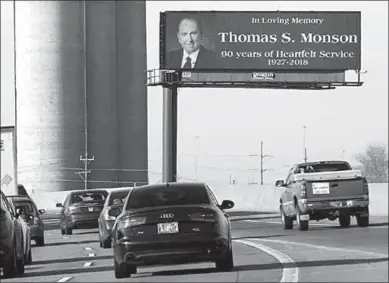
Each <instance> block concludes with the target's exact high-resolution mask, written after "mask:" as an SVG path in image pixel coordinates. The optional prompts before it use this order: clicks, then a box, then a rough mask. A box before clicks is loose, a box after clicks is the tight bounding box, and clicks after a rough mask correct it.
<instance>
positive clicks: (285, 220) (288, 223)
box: [280, 205, 293, 230]
mask: <svg viewBox="0 0 389 283" xmlns="http://www.w3.org/2000/svg"><path fill="white" fill-rule="evenodd" d="M280 212H281V222H282V225H283V226H284V230H290V229H293V219H292V218H291V217H288V216H286V215H285V211H284V208H283V207H282V205H281V206H280Z"/></svg>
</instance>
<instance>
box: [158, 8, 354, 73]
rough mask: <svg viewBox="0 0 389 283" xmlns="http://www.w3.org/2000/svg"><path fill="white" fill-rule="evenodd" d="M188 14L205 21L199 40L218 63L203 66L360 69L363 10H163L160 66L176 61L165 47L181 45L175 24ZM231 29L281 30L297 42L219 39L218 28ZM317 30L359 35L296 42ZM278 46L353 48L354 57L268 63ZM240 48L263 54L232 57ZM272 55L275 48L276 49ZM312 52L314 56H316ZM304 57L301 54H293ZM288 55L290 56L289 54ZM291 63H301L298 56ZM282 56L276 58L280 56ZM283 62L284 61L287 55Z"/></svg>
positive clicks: (289, 48)
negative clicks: (350, 38) (339, 40)
mask: <svg viewBox="0 0 389 283" xmlns="http://www.w3.org/2000/svg"><path fill="white" fill-rule="evenodd" d="M186 16H189V17H194V18H196V19H198V20H199V21H200V22H201V24H202V26H203V38H202V42H201V44H202V45H203V46H204V47H205V48H207V49H210V50H212V51H215V52H216V56H217V61H218V63H220V64H218V65H217V66H209V68H207V69H206V70H220V69H224V70H300V71H302V70H317V71H320V70H327V71H331V70H332V71H334V70H350V69H355V70H360V69H361V27H360V25H361V13H360V12H326V11H325V12H301V11H290V12H230V11H169V12H164V13H161V40H162V41H161V46H160V68H161V69H174V66H168V65H167V64H166V62H167V61H166V54H167V52H169V51H171V50H175V49H180V48H181V46H180V44H179V43H178V40H177V29H178V24H179V22H180V20H181V19H182V18H184V17H186ZM296 17H297V18H304V19H305V18H311V19H314V18H319V19H323V23H322V25H315V24H289V25H285V24H282V23H273V24H262V23H261V24H253V23H252V18H256V19H262V18H264V19H265V20H267V19H276V18H284V19H286V18H289V21H291V19H292V18H296ZM229 31H231V32H233V33H236V34H241V33H244V34H253V33H255V34H276V35H277V36H278V39H280V38H281V34H282V33H287V32H288V33H290V34H291V36H292V37H293V38H294V39H296V42H295V43H292V42H290V43H280V42H277V43H264V42H261V43H221V40H220V36H218V32H229ZM302 32H304V33H310V32H311V33H314V34H316V33H320V34H347V35H353V34H355V35H356V36H357V38H358V43H357V44H352V43H348V44H347V43H345V44H333V43H327V44H324V43H322V44H318V43H314V44H307V43H299V42H298V41H299V39H300V34H301V33H302ZM271 50H273V51H274V52H275V51H277V50H284V51H288V52H289V51H301V50H312V51H316V52H317V54H318V53H319V52H320V51H321V50H324V51H328V52H340V51H341V50H343V51H347V52H354V53H355V58H352V59H345V58H344V59H340V58H333V59H328V58H326V59H320V58H308V59H309V61H308V62H309V63H308V64H307V65H302V64H300V65H299V64H292V65H290V64H288V63H289V62H277V63H283V64H275V65H274V64H273V65H269V61H268V60H269V59H277V57H275V56H273V57H264V53H265V52H267V51H271ZM222 51H224V54H226V52H230V53H229V54H231V53H233V54H234V56H233V57H232V58H228V57H224V58H222V57H221V53H222ZM242 52H246V53H249V52H251V53H252V54H253V53H255V52H260V53H262V57H261V58H252V57H250V58H242V57H240V58H239V59H237V58H236V56H235V54H236V53H240V54H242ZM274 54H275V53H274ZM315 57H316V56H315ZM294 59H296V60H297V59H299V60H300V59H304V58H292V60H294ZM288 60H289V59H288ZM296 60H295V61H294V62H292V63H302V62H301V61H298V62H296ZM278 61H280V60H278ZM283 61H286V60H285V59H284V60H283Z"/></svg>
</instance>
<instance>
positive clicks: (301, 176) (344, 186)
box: [275, 161, 369, 231]
mask: <svg viewBox="0 0 389 283" xmlns="http://www.w3.org/2000/svg"><path fill="white" fill-rule="evenodd" d="M275 185H276V187H285V191H284V192H283V193H282V194H281V197H280V204H279V209H280V214H281V221H282V224H283V226H284V229H293V221H294V220H296V223H297V228H298V229H299V230H300V231H305V230H308V228H309V220H316V221H319V220H322V219H326V218H328V219H329V220H331V221H333V220H336V219H339V224H340V226H341V227H349V226H350V221H351V216H355V217H356V219H357V223H358V226H359V227H366V226H368V225H369V185H368V182H367V180H366V178H364V177H363V176H362V174H361V171H360V170H352V168H351V166H350V164H349V163H348V162H345V161H317V162H306V163H300V164H296V165H294V166H293V167H292V168H291V169H290V171H289V174H288V176H287V178H286V180H285V181H284V180H278V181H276V184H275Z"/></svg>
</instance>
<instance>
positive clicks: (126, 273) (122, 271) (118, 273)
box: [113, 259, 137, 279]
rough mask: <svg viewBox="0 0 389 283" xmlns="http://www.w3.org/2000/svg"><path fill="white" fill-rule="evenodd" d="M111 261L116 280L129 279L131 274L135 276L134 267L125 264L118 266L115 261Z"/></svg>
mask: <svg viewBox="0 0 389 283" xmlns="http://www.w3.org/2000/svg"><path fill="white" fill-rule="evenodd" d="M113 261H114V265H115V278H117V279H119V278H128V277H131V274H135V273H136V271H137V270H136V269H137V268H136V265H132V264H126V263H122V264H118V263H117V261H116V260H115V259H113Z"/></svg>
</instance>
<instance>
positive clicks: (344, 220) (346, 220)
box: [339, 213, 351, 228]
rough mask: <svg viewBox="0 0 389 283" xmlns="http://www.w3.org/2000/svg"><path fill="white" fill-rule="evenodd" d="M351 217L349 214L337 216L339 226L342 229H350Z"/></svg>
mask: <svg viewBox="0 0 389 283" xmlns="http://www.w3.org/2000/svg"><path fill="white" fill-rule="evenodd" d="M350 222H351V217H350V214H349V213H341V214H339V224H340V226H341V227H343V228H347V227H350Z"/></svg>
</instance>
